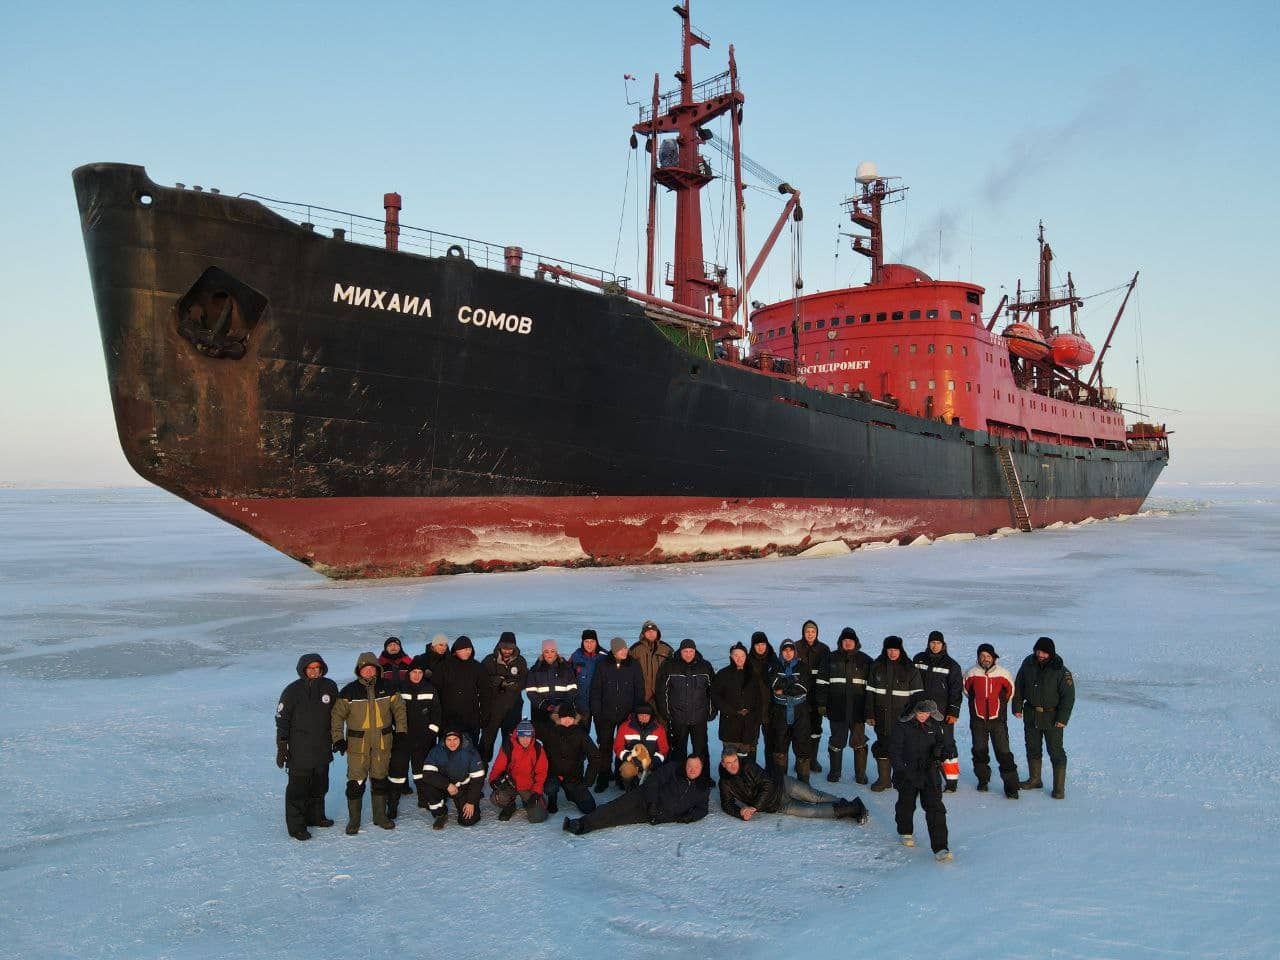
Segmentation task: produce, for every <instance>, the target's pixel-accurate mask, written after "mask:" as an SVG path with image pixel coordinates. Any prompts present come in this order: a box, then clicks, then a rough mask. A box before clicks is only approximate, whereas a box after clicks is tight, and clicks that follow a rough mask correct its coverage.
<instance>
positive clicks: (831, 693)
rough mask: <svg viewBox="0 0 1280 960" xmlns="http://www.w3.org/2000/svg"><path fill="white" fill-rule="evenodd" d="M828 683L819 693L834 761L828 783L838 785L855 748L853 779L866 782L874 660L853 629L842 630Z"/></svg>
mask: <svg viewBox="0 0 1280 960" xmlns="http://www.w3.org/2000/svg"><path fill="white" fill-rule="evenodd" d="M826 671H827V672H826V681H827V682H826V683H825V684H824V685H823V686H821V687H820V688H819V690H818V695H819V696H820V697H822V698H824V699H823V703H822V706H823V707H824V708H825V710H826V714H827V721H828V722H829V723H830V724H831V739H830V741H829V742H828V743H827V753H828V756H829V757H830V759H831V772H830V773H828V774H827V782H828V783H839V782H840V774H841V772H842V771H843V769H844V748H845V747H846V746H849V747H853V779H854V782H855V783H866V782H867V728H866V717H867V703H866V701H867V677H868V676H870V674H871V658H870V657H869V656H867V655H866V654H865V653H863V652H862V641H860V640H859V639H858V634H857V632H856V631H855V630H854V629H853V628H852V627H845V628H844V629H843V630H841V631H840V639H839V640H837V641H836V648H835V649H834V650H833V651H831V656H829V657H827V666H826Z"/></svg>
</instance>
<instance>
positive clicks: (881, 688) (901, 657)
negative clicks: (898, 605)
mask: <svg viewBox="0 0 1280 960" xmlns="http://www.w3.org/2000/svg"><path fill="white" fill-rule="evenodd" d="M923 690H924V682H923V681H922V680H921V678H920V671H919V670H917V669H916V665H915V664H914V663H912V662H911V661H910V660H908V659H907V655H906V653H904V652H903V649H902V638H901V637H885V638H884V645H883V647H882V648H881V653H880V656H878V657H876V658H875V660H874V661H872V663H871V673H870V675H869V676H868V677H867V723H869V724H871V726H873V727H875V731H876V742H875V745H874V746H873V747H872V748H871V752H872V753H873V754H874V755H875V758H876V772H877V777H876V782H875V783H873V784H872V785H871V789H872V790H873V791H875V792H876V793H880V792H882V791H884V790H888V789H889V787H890V786H891V781H890V777H889V774H890V770H891V764H890V760H889V737H890V736H891V735H892V734H893V730H894V724H895V723H897V722H898V718H899V717H900V716H902V713H903V711H904V710H905V709H906V708H907V707H909V706H910V705H911V704H913V703H915V702H916V700H918V699H920V697H921V695H922V693H923Z"/></svg>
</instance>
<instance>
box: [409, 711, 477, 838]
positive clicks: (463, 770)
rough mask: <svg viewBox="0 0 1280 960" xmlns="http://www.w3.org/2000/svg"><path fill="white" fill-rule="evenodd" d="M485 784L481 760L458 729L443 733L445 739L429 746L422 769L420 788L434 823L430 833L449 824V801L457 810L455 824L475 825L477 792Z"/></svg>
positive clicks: (450, 729)
mask: <svg viewBox="0 0 1280 960" xmlns="http://www.w3.org/2000/svg"><path fill="white" fill-rule="evenodd" d="M483 785H484V761H483V760H481V759H480V754H479V752H477V750H476V748H475V747H473V746H472V745H471V741H470V739H468V738H467V737H465V736H463V735H462V733H461V731H459V730H458V728H457V727H451V728H449V729H447V730H445V733H444V739H443V740H441V741H440V742H439V743H437V744H436V745H435V746H434V747H432V749H431V752H430V753H428V754H427V762H426V763H425V764H423V767H422V788H423V790H424V791H425V792H426V796H427V809H428V810H430V811H431V815H432V816H433V817H434V818H435V820H434V821H433V822H432V824H431V829H432V830H443V829H444V825H445V824H446V823H448V822H449V806H448V804H449V800H450V799H452V800H453V804H454V806H455V807H456V808H457V811H458V823H459V824H461V825H462V826H464V827H470V826H474V825H475V824H476V823H478V822H479V820H480V793H481V791H482V789H483Z"/></svg>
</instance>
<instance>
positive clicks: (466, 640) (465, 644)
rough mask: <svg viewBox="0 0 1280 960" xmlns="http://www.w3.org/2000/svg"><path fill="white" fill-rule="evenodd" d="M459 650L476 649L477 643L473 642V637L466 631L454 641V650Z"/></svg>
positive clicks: (455, 651)
mask: <svg viewBox="0 0 1280 960" xmlns="http://www.w3.org/2000/svg"><path fill="white" fill-rule="evenodd" d="M459 650H475V644H473V643H472V642H471V638H470V637H468V636H467V635H466V634H465V633H464V634H463V635H462V636H460V637H459V638H458V639H457V640H455V641H453V652H454V653H457V652H458V651H459Z"/></svg>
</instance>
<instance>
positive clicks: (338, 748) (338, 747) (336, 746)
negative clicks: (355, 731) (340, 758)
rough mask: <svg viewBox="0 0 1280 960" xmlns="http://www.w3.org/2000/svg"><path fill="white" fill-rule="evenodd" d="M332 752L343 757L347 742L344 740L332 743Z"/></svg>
mask: <svg viewBox="0 0 1280 960" xmlns="http://www.w3.org/2000/svg"><path fill="white" fill-rule="evenodd" d="M333 752H334V753H341V754H344V755H345V754H346V752H347V741H346V740H345V739H344V740H335V741H333Z"/></svg>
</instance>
